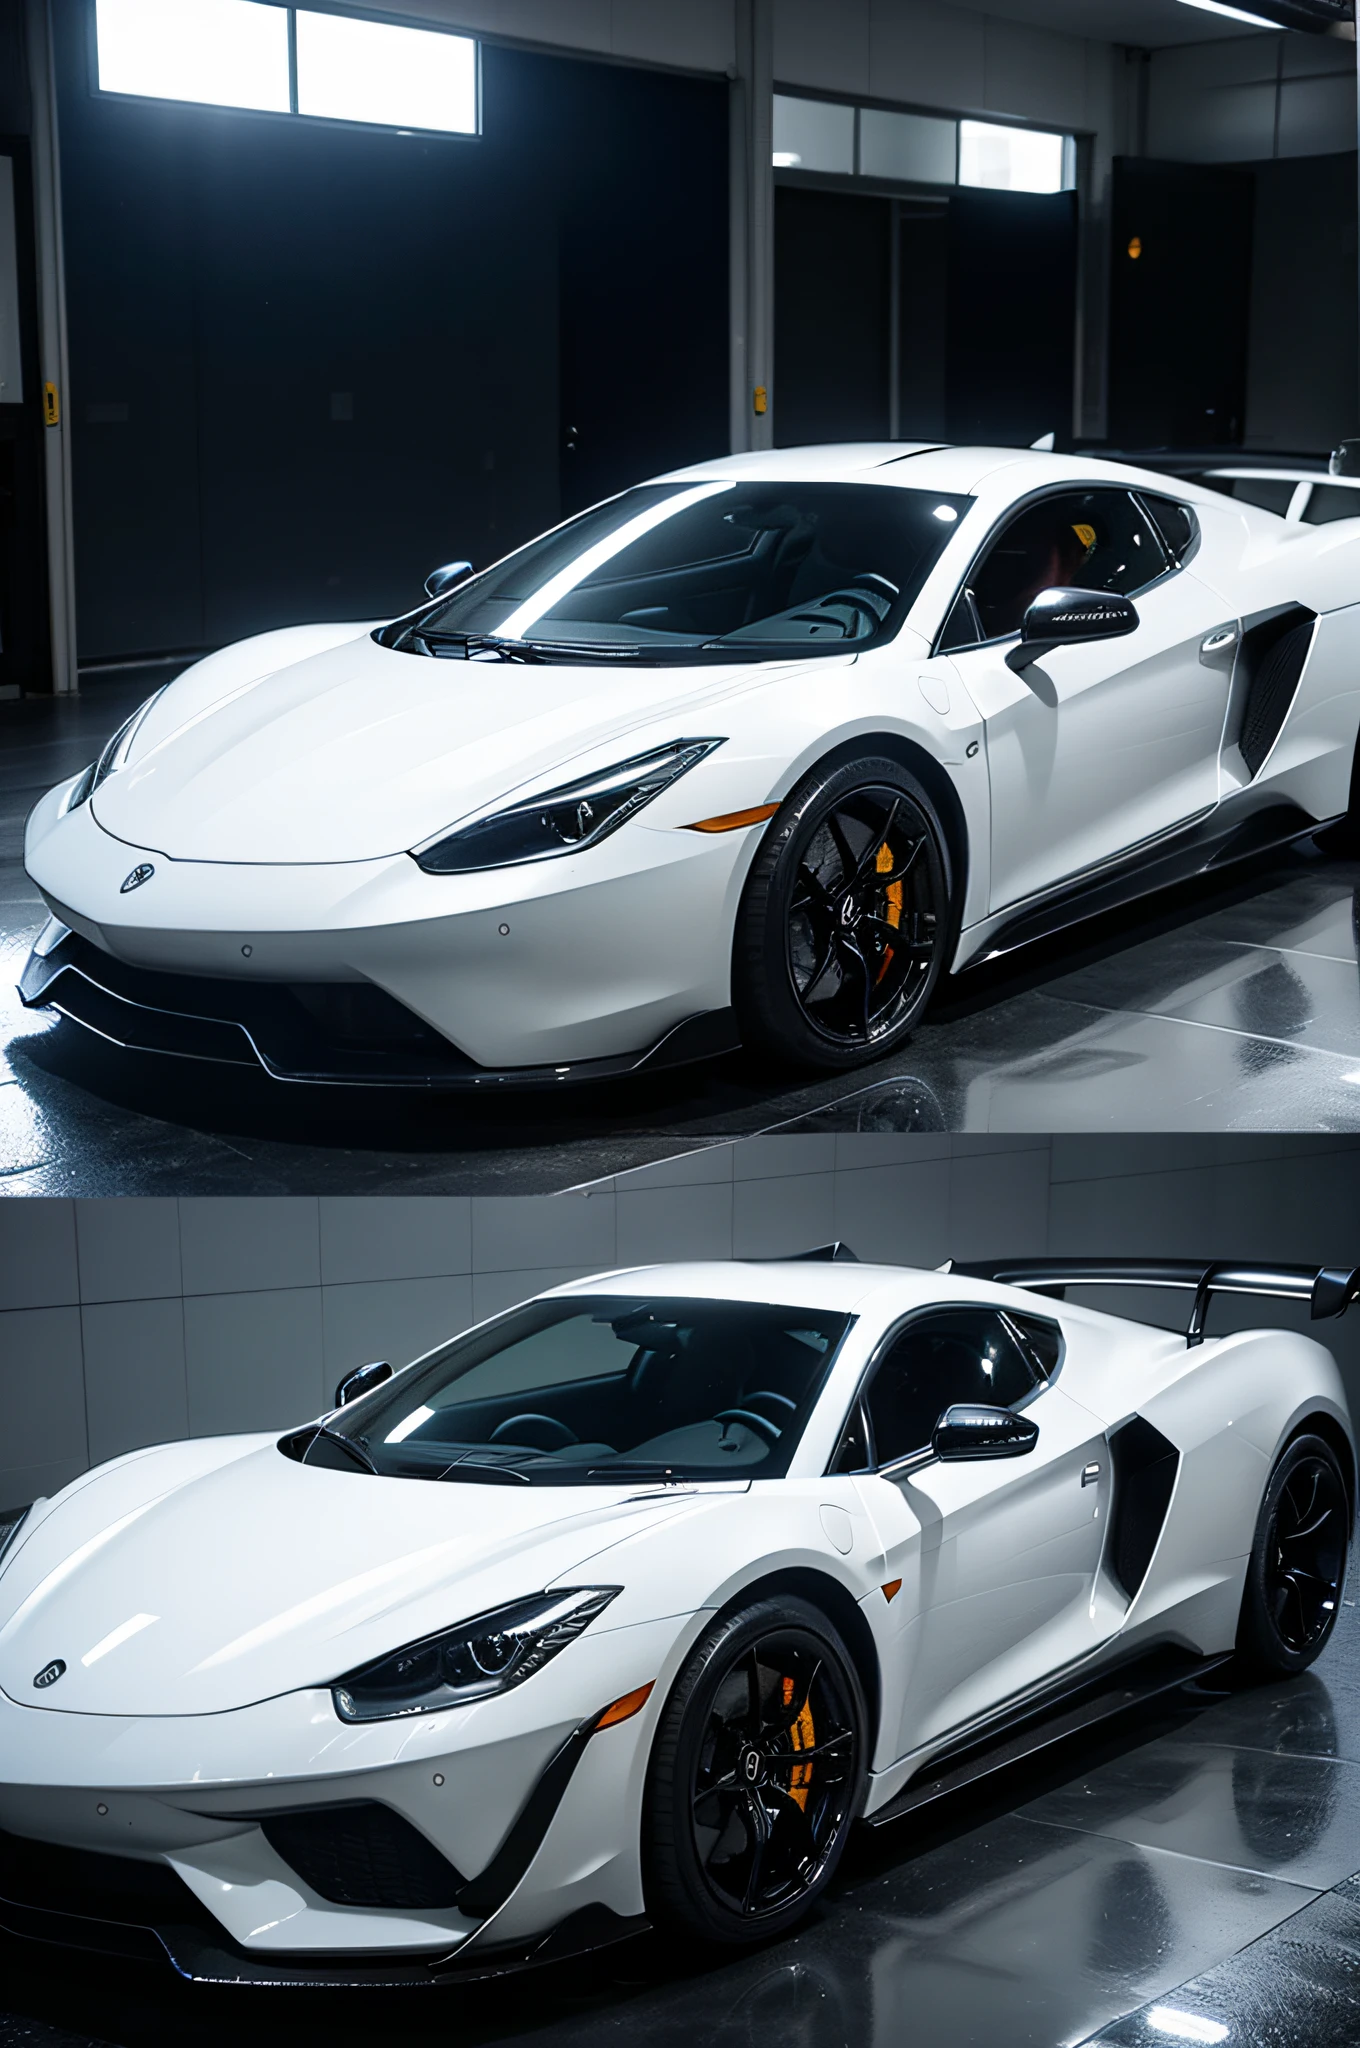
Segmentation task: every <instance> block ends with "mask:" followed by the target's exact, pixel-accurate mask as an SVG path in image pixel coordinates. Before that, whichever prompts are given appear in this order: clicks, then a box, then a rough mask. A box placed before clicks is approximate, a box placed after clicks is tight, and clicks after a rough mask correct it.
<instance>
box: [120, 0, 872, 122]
mask: <svg viewBox="0 0 1360 2048" xmlns="http://www.w3.org/2000/svg"><path fill="white" fill-rule="evenodd" d="M95 42H96V49H97V52H98V69H99V89H100V91H101V92H117V93H135V94H136V95H137V96H138V98H141V99H157V100H191V101H196V102H197V103H198V104H199V105H203V106H216V107H249V108H252V109H254V110H256V111H258V112H262V113H268V114H307V115H311V116H313V117H318V118H320V119H322V120H332V121H361V122H365V123H368V124H371V125H373V126H376V127H382V128H413V129H422V130H427V131H428V130H430V129H434V130H436V131H437V132H440V133H443V134H446V135H475V134H476V133H477V131H478V107H477V99H478V93H477V44H476V42H475V41H474V40H473V38H472V37H471V36H463V35H447V34H445V33H444V32H443V31H442V30H439V29H423V28H404V27H402V26H401V25H400V24H399V23H397V22H390V21H368V20H365V19H363V18H361V17H358V16H355V15H348V14H318V13H316V12H315V11H314V10H313V9H311V8H301V7H285V6H270V5H267V4H265V0H95ZM290 43H291V45H292V47H291V49H290ZM846 112H847V114H849V115H850V117H851V120H852V122H853V118H854V116H853V111H852V110H851V109H849V108H847V109H846Z"/></svg>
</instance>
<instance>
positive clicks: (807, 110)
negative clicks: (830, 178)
mask: <svg viewBox="0 0 1360 2048" xmlns="http://www.w3.org/2000/svg"><path fill="white" fill-rule="evenodd" d="M774 161H775V168H776V169H777V170H789V171H839V172H840V173H841V174H842V175H843V176H845V177H850V176H852V175H853V173H854V169H855V110H854V108H853V107H846V106H840V105H838V104H837V103H836V102H835V101H834V100H800V99H794V98H793V97H792V96H791V95H789V94H786V93H776V94H775V97H774Z"/></svg>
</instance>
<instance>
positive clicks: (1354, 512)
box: [1303, 484, 1360, 526]
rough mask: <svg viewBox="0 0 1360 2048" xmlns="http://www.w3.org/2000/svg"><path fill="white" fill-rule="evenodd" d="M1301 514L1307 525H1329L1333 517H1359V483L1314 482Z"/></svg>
mask: <svg viewBox="0 0 1360 2048" xmlns="http://www.w3.org/2000/svg"><path fill="white" fill-rule="evenodd" d="M1303 516H1304V518H1305V520H1306V521H1307V522H1308V524H1309V526H1330V525H1331V523H1332V521H1333V520H1334V519H1360V485H1355V484H1351V485H1349V486H1348V485H1346V484H1314V485H1313V488H1312V490H1311V491H1310V493H1309V496H1308V503H1307V505H1306V506H1305V507H1304V512H1303Z"/></svg>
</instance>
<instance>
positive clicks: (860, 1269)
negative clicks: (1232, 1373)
mask: <svg viewBox="0 0 1360 2048" xmlns="http://www.w3.org/2000/svg"><path fill="white" fill-rule="evenodd" d="M653 1292H655V1293H656V1294H659V1295H663V1294H664V1295H671V1296H676V1295H679V1296H687V1295H693V1296H698V1297H701V1298H703V1299H706V1300H711V1301H767V1302H775V1303H778V1304H779V1306H780V1307H783V1308H810V1309H813V1308H815V1309H832V1310H838V1311H841V1312H843V1313H845V1314H848V1315H862V1314H869V1313H881V1314H882V1315H883V1317H884V1319H885V1321H891V1320H893V1319H895V1318H896V1317H897V1316H899V1315H904V1314H906V1313H908V1312H909V1311H910V1310H912V1309H914V1308H929V1307H930V1306H931V1305H932V1304H933V1303H935V1302H939V1303H941V1304H946V1303H947V1304H949V1305H950V1306H957V1305H958V1304H959V1303H961V1302H977V1303H978V1304H979V1305H980V1306H986V1307H988V1308H997V1307H1000V1308H1010V1309H1011V1310H1013V1311H1014V1312H1015V1313H1016V1314H1028V1315H1050V1316H1051V1315H1054V1314H1056V1313H1057V1312H1058V1311H1059V1309H1060V1308H1061V1313H1062V1316H1063V1318H1064V1320H1068V1319H1072V1318H1075V1319H1076V1320H1078V1321H1080V1322H1091V1323H1096V1324H1100V1325H1102V1326H1104V1327H1109V1326H1110V1325H1112V1324H1114V1325H1117V1326H1118V1327H1119V1328H1121V1329H1123V1330H1125V1331H1133V1330H1139V1331H1145V1332H1146V1333H1147V1334H1148V1335H1149V1336H1153V1335H1156V1336H1157V1337H1163V1336H1165V1334H1166V1333H1165V1332H1164V1331H1162V1330H1160V1329H1154V1328H1153V1327H1152V1326H1149V1325H1148V1324H1145V1323H1139V1322H1136V1321H1130V1320H1128V1319H1127V1318H1124V1317H1120V1316H1110V1315H1105V1314H1103V1313H1102V1312H1101V1311H1100V1310H1098V1309H1090V1308H1086V1307H1079V1306H1077V1305H1076V1304H1073V1303H1070V1302H1063V1303H1061V1304H1059V1303H1057V1302H1055V1301H1052V1300H1049V1299H1047V1298H1045V1297H1044V1296H1043V1295H1040V1294H1036V1293H1034V1292H1032V1291H1031V1290H1029V1289H1026V1288H1021V1287H1007V1286H1004V1285H1002V1284H1001V1283H1000V1282H999V1281H995V1280H977V1279H973V1278H971V1277H970V1276H969V1275H967V1274H964V1273H949V1272H945V1271H943V1270H938V1271H932V1270H930V1269H928V1268H925V1267H920V1266H894V1265H875V1264H871V1263H869V1262H867V1261H861V1260H856V1259H846V1260H839V1259H837V1260H834V1261H833V1260H830V1259H825V1258H806V1259H797V1258H794V1259H695V1260H681V1261H677V1262H676V1263H675V1264H673V1265H669V1264H659V1265H650V1266H632V1267H622V1268H619V1269H617V1270H615V1271H613V1272H606V1273H591V1274H587V1275H586V1276H584V1277H583V1278H582V1279H580V1280H568V1281H566V1282H564V1283H563V1284H562V1285H561V1286H558V1287H552V1288H547V1289H545V1290H544V1294H543V1295H542V1296H535V1297H534V1298H535V1299H536V1300H537V1299H552V1298H560V1297H563V1296H571V1295H574V1294H618V1295H625V1296H628V1297H636V1296H637V1295H639V1294H646V1293H653Z"/></svg>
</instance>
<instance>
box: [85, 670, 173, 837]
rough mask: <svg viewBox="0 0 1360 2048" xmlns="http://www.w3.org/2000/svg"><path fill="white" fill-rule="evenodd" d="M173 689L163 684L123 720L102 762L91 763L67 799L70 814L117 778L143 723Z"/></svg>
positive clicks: (107, 742)
mask: <svg viewBox="0 0 1360 2048" xmlns="http://www.w3.org/2000/svg"><path fill="white" fill-rule="evenodd" d="M169 687H170V685H169V684H168V683H162V684H161V687H160V689H159V690H153V691H152V693H151V695H150V696H149V697H148V698H147V700H146V702H145V703H144V704H139V705H138V706H137V709H136V710H135V711H134V712H133V714H132V716H131V718H125V719H124V720H123V723H122V724H121V725H120V726H119V728H118V730H117V732H116V733H115V734H114V735H113V738H112V739H110V740H107V741H106V742H105V744H104V751H103V753H102V754H101V755H100V756H99V759H98V760H97V761H91V763H90V765H89V767H88V768H87V769H86V770H85V773H84V774H83V775H82V776H81V778H80V780H79V782H78V783H77V784H76V786H75V788H74V789H73V790H72V791H71V794H70V796H69V797H68V798H67V801H66V808H67V810H68V811H74V810H76V809H77V808H78V806H79V805H81V804H83V803H85V802H87V801H88V799H89V798H90V797H92V796H93V795H94V793H95V791H96V790H97V789H98V787H99V785H100V783H101V782H105V781H107V779H108V777H109V776H110V775H116V774H117V772H118V770H119V769H120V768H122V767H124V766H125V765H126V762H127V757H128V753H129V751H130V750H131V747H132V742H133V741H134V739H136V737H137V732H138V729H139V727H140V726H141V723H142V720H143V719H144V718H145V717H146V714H147V712H148V711H149V710H150V709H151V707H152V705H153V704H154V703H155V701H156V699H157V698H158V697H162V696H164V694H165V692H166V691H167V690H168V689H169Z"/></svg>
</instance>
